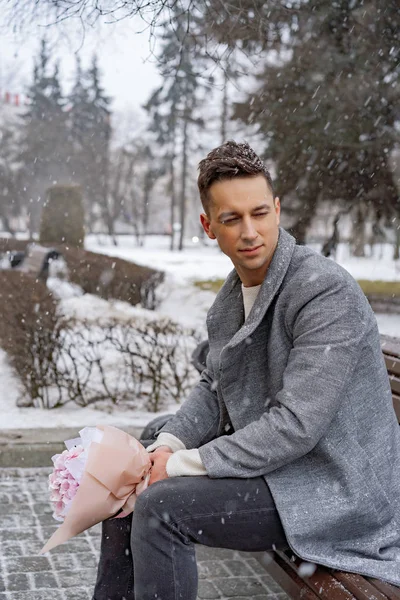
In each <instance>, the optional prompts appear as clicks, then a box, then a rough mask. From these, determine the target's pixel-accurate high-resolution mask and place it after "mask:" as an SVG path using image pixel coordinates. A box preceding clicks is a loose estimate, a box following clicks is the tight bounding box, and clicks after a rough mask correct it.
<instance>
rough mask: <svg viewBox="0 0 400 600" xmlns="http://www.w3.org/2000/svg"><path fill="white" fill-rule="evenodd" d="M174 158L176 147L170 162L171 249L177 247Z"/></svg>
mask: <svg viewBox="0 0 400 600" xmlns="http://www.w3.org/2000/svg"><path fill="white" fill-rule="evenodd" d="M174 160H175V149H174V150H173V153H172V156H171V162H170V177H171V180H170V187H171V204H170V222H171V244H170V250H174V248H175V244H174V242H175V230H174V225H175V204H176V198H175V166H174Z"/></svg>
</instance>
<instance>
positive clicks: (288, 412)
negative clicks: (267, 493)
mask: <svg viewBox="0 0 400 600" xmlns="http://www.w3.org/2000/svg"><path fill="white" fill-rule="evenodd" d="M332 279H333V281H332ZM365 302H367V301H366V300H365ZM287 312H288V315H289V319H290V321H291V322H290V325H289V326H290V331H291V335H292V339H293V345H292V349H291V351H290V354H289V360H288V363H287V366H286V368H285V371H284V376H283V387H282V388H281V390H280V391H279V392H278V394H277V395H276V397H275V400H276V402H275V403H274V406H273V407H271V408H269V409H268V408H267V410H266V412H265V413H263V414H262V416H261V418H260V419H258V420H256V421H253V422H251V423H249V424H248V425H246V426H245V427H244V428H242V429H239V430H237V431H235V432H234V433H233V434H232V435H230V436H224V437H221V438H218V439H216V440H213V441H210V442H208V443H207V444H205V445H203V446H202V447H201V448H199V451H200V456H201V459H202V461H203V464H204V466H205V468H206V469H207V472H208V474H209V476H210V477H257V476H259V475H265V474H267V473H270V472H271V471H274V470H275V469H278V468H279V467H282V466H284V465H285V464H288V463H290V462H292V461H294V460H296V459H297V458H300V457H301V456H304V455H305V454H307V453H308V452H310V451H311V450H312V449H313V448H314V447H315V446H316V444H317V443H318V441H319V440H320V439H321V437H322V436H323V435H324V432H325V431H326V430H327V428H328V427H329V424H330V423H331V421H332V420H333V418H334V417H335V415H336V414H337V412H338V410H339V408H340V404H341V402H342V400H343V398H344V396H345V394H346V387H347V385H348V384H349V381H350V378H351V377H352V372H353V370H354V368H355V365H356V363H357V361H358V359H359V356H360V351H361V347H362V345H363V341H364V337H365V332H366V329H367V327H371V326H375V327H376V325H374V324H373V323H372V319H371V317H370V316H369V313H367V310H366V308H365V306H364V304H363V301H362V299H361V292H360V291H359V290H358V288H357V284H356V283H355V282H354V285H353V284H352V283H349V280H348V279H347V278H341V277H340V275H335V276H333V277H332V274H329V276H328V275H326V276H321V277H320V278H319V281H318V284H316V285H315V286H314V287H313V290H312V291H308V292H306V293H302V294H301V293H297V294H296V298H294V299H293V297H292V302H291V306H290V308H289V307H288V311H287ZM290 314H291V316H290ZM282 327H284V325H283V324H282Z"/></svg>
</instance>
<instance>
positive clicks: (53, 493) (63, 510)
mask: <svg viewBox="0 0 400 600" xmlns="http://www.w3.org/2000/svg"><path fill="white" fill-rule="evenodd" d="M82 452H84V449H83V447H82V446H74V447H73V448H71V449H70V450H64V452H63V453H62V454H57V455H56V456H55V457H54V458H53V463H54V470H53V472H52V473H51V474H50V475H49V489H50V501H51V502H52V503H53V507H54V512H53V517H54V518H55V519H56V520H57V521H63V520H64V517H65V515H66V514H67V511H68V507H69V504H70V503H71V501H72V499H73V498H74V496H75V494H76V492H77V490H78V487H79V481H76V479H75V478H74V477H73V476H72V475H71V473H70V471H69V470H68V463H69V462H70V461H71V460H72V459H74V458H77V457H78V456H79V455H80V454H82Z"/></svg>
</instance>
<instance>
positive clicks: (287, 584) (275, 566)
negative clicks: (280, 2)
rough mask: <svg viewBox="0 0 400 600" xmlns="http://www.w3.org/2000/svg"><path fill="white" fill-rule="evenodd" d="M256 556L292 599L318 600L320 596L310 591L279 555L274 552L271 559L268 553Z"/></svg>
mask: <svg viewBox="0 0 400 600" xmlns="http://www.w3.org/2000/svg"><path fill="white" fill-rule="evenodd" d="M254 556H255V557H256V558H257V560H258V561H259V562H260V563H261V564H262V565H263V567H264V568H265V570H266V572H267V573H268V575H270V576H271V577H272V579H273V580H274V581H276V582H277V583H278V584H279V585H280V586H281V588H282V589H283V590H284V591H285V592H286V593H287V594H288V595H289V596H290V597H291V598H301V599H302V600H318V596H316V595H315V594H314V592H312V591H311V590H310V588H309V587H308V586H307V585H306V583H305V582H304V581H303V580H302V579H301V577H299V576H298V575H297V573H296V572H295V571H294V570H293V567H291V566H290V565H288V564H287V563H286V561H284V560H283V559H282V558H281V557H280V556H279V554H277V553H275V552H274V553H273V556H272V557H271V555H270V553H268V552H262V553H259V552H257V553H256V554H254Z"/></svg>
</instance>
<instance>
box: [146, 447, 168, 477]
mask: <svg viewBox="0 0 400 600" xmlns="http://www.w3.org/2000/svg"><path fill="white" fill-rule="evenodd" d="M171 455H172V451H171V449H170V448H169V447H168V446H160V447H159V448H156V450H155V451H154V452H150V454H149V457H150V460H151V464H152V467H151V471H150V481H149V485H152V484H153V483H155V482H156V481H161V480H162V479H168V474H167V469H166V465H167V462H168V459H169V457H170V456H171Z"/></svg>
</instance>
